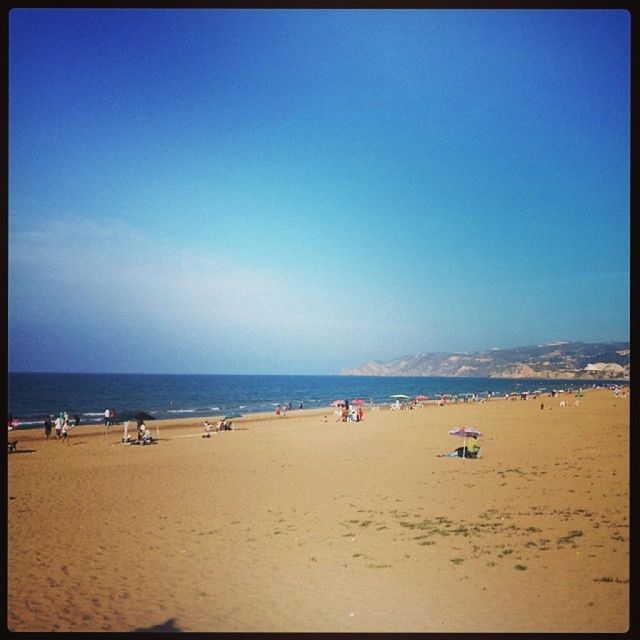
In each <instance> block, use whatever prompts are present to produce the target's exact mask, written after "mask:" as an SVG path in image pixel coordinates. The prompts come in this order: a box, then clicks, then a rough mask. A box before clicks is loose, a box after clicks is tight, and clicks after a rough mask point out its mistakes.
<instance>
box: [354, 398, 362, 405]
mask: <svg viewBox="0 0 640 640" xmlns="http://www.w3.org/2000/svg"><path fill="white" fill-rule="evenodd" d="M351 404H356V405H360V404H364V400H362V398H358V399H357V400H352V401H351Z"/></svg>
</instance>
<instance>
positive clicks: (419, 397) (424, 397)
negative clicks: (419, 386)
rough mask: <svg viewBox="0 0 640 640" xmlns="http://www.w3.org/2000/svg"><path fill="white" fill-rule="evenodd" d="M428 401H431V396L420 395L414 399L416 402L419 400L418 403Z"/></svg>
mask: <svg viewBox="0 0 640 640" xmlns="http://www.w3.org/2000/svg"><path fill="white" fill-rule="evenodd" d="M428 399H429V396H424V395H419V396H416V397H415V398H414V400H417V401H418V402H422V401H423V400H428Z"/></svg>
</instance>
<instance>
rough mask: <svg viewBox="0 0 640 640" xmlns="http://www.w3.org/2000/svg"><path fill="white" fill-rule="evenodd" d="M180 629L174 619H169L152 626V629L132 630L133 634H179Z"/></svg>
mask: <svg viewBox="0 0 640 640" xmlns="http://www.w3.org/2000/svg"><path fill="white" fill-rule="evenodd" d="M181 631H182V629H180V627H177V626H176V619H175V618H169V619H168V620H166V621H165V622H161V623H160V624H156V625H153V626H152V627H140V628H139V629H134V630H133V632H134V633H180V632H181Z"/></svg>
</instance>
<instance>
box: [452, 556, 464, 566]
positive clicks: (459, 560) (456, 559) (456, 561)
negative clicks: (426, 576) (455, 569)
mask: <svg viewBox="0 0 640 640" xmlns="http://www.w3.org/2000/svg"><path fill="white" fill-rule="evenodd" d="M451 562H453V564H455V565H456V566H457V565H459V564H462V563H463V562H464V558H451Z"/></svg>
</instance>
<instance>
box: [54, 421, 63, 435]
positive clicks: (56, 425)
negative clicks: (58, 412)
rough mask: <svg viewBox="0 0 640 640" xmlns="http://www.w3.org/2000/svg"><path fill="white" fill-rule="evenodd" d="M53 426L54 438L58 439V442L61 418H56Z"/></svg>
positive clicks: (60, 432)
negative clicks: (54, 430)
mask: <svg viewBox="0 0 640 640" xmlns="http://www.w3.org/2000/svg"><path fill="white" fill-rule="evenodd" d="M54 426H55V429H56V438H58V440H59V439H60V436H61V435H62V418H60V416H58V417H57V418H56V421H55V425H54Z"/></svg>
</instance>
